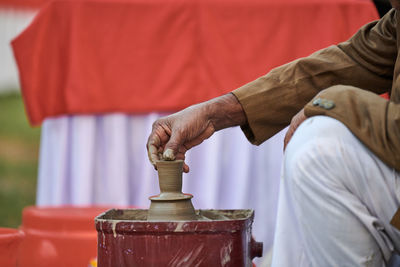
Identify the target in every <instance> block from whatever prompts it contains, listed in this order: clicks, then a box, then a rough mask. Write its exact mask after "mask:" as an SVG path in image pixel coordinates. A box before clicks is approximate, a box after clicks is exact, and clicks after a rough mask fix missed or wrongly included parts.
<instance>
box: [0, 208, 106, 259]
mask: <svg viewBox="0 0 400 267" xmlns="http://www.w3.org/2000/svg"><path fill="white" fill-rule="evenodd" d="M109 208H110V207H76V206H61V207H35V206H32V207H27V208H25V209H24V211H23V213H22V226H21V230H23V231H24V233H25V239H24V241H23V242H22V244H21V246H20V251H19V256H18V262H19V266H21V267H28V266H29V267H60V266H77V267H80V266H82V267H86V266H90V262H91V261H92V260H93V259H95V258H96V255H97V232H96V228H95V226H94V218H95V217H96V216H97V215H99V214H100V213H102V212H104V211H105V210H107V209H109ZM0 266H3V265H1V264H0Z"/></svg>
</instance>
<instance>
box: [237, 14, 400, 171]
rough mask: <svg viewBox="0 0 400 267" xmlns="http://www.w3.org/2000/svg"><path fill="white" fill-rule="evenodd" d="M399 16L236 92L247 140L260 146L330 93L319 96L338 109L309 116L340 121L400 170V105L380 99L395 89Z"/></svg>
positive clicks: (310, 112)
mask: <svg viewBox="0 0 400 267" xmlns="http://www.w3.org/2000/svg"><path fill="white" fill-rule="evenodd" d="M396 16H397V14H396V11H395V10H394V9H393V10H391V11H390V12H389V13H388V14H387V15H386V16H385V17H383V18H382V19H381V20H379V21H375V22H372V23H369V24H367V25H365V26H364V27H362V28H361V29H360V30H359V31H358V32H357V33H356V34H355V35H354V36H353V37H352V38H351V39H350V40H348V41H347V42H344V43H341V44H339V45H337V46H330V47H328V48H326V49H323V50H320V51H318V52H316V53H314V54H312V55H310V56H308V57H306V58H302V59H299V60H296V61H294V62H291V63H289V64H286V65H284V66H281V67H279V68H276V69H274V70H272V71H271V72H269V73H268V74H267V75H265V76H263V77H260V78H258V79H257V80H255V81H253V82H250V83H249V84H246V85H245V86H243V87H241V88H239V89H236V90H235V91H233V93H234V94H235V95H236V97H237V98H238V100H239V101H240V103H241V104H242V106H243V108H244V111H245V113H246V116H247V121H248V123H247V124H246V125H244V126H242V129H243V131H244V133H245V134H246V136H247V138H248V139H249V140H250V141H251V142H252V143H254V144H261V143H262V142H264V141H265V140H266V139H268V138H269V137H271V136H272V135H274V134H275V133H277V132H278V131H279V130H281V129H283V128H284V127H285V126H287V125H288V124H289V123H290V120H291V118H292V117H293V116H294V115H295V114H296V113H297V112H298V111H299V110H300V109H301V108H303V107H304V106H305V105H306V104H307V102H309V101H310V100H312V98H313V97H314V96H316V95H317V94H318V93H319V92H320V91H322V90H324V89H327V88H329V89H327V90H324V91H323V92H321V93H320V94H319V96H318V97H320V98H325V99H329V100H332V101H333V102H334V103H335V107H334V108H333V109H330V110H327V109H323V108H321V107H320V106H314V105H312V103H309V104H307V106H306V108H305V112H306V115H307V116H314V115H327V116H331V117H334V118H336V119H338V120H340V121H342V122H343V123H344V124H345V125H347V126H348V127H349V129H350V130H351V131H352V132H353V133H354V134H355V135H356V136H357V137H358V138H359V139H360V140H361V141H362V142H364V144H366V145H367V146H368V147H369V148H370V149H371V150H372V151H373V152H374V153H376V154H377V155H378V156H379V157H380V158H381V159H382V160H384V161H385V162H386V163H388V164H389V165H391V166H393V167H395V168H396V169H397V170H400V163H399V162H400V160H399V153H400V144H399V140H400V133H399V127H400V126H399V118H400V117H399V112H400V110H399V106H398V104H395V103H392V102H389V101H386V100H384V99H382V98H380V97H379V96H378V95H376V93H379V94H380V93H383V92H388V91H389V90H390V88H391V86H392V81H393V70H394V66H395V61H396V57H397V45H396V20H397V19H396ZM334 85H341V86H334ZM332 86H334V87H332ZM330 87H332V88H330ZM355 87H357V88H359V89H357V88H355ZM368 91H370V92H368ZM350 110H351V112H349V111H350Z"/></svg>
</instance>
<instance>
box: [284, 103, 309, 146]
mask: <svg viewBox="0 0 400 267" xmlns="http://www.w3.org/2000/svg"><path fill="white" fill-rule="evenodd" d="M306 119H307V117H306V115H305V114H304V109H302V110H300V111H299V113H297V114H296V115H294V117H293V118H292V120H291V122H290V126H289V129H288V130H287V132H286V135H285V139H284V141H283V150H285V149H286V146H287V144H288V143H289V141H290V139H292V136H293V134H294V132H295V131H296V130H297V128H298V127H299V126H300V124H301V123H302V122H303V121H305V120H306Z"/></svg>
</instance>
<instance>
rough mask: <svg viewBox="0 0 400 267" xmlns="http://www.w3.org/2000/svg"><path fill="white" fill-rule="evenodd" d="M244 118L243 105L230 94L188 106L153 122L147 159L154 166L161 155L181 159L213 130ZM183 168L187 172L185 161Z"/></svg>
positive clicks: (168, 158)
mask: <svg viewBox="0 0 400 267" xmlns="http://www.w3.org/2000/svg"><path fill="white" fill-rule="evenodd" d="M245 122H246V116H245V115H244V111H243V109H242V106H241V105H240V104H239V102H238V100H237V99H236V97H235V96H234V95H233V94H226V95H223V96H220V97H218V98H215V99H212V100H210V101H207V102H204V103H200V104H197V105H194V106H190V107H188V108H186V109H184V110H182V111H179V112H177V113H175V114H172V115H170V116H167V117H163V118H160V119H158V120H157V121H155V122H154V123H153V129H152V132H151V134H150V136H149V138H148V140H147V152H148V156H149V160H150V162H151V163H152V164H153V165H154V166H155V164H156V161H158V160H160V159H166V160H175V159H182V160H184V159H185V153H186V151H188V150H189V149H190V148H192V147H194V146H197V145H199V144H201V143H202V142H203V141H204V140H206V139H207V138H209V137H210V136H211V135H212V134H213V133H214V132H215V131H218V130H221V129H224V128H227V127H231V126H236V125H241V124H244V123H245ZM183 171H184V172H189V166H187V165H186V163H185V164H184V165H183Z"/></svg>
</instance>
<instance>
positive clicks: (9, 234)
mask: <svg viewBox="0 0 400 267" xmlns="http://www.w3.org/2000/svg"><path fill="white" fill-rule="evenodd" d="M23 237H24V233H23V232H22V231H19V230H17V229H12V228H0V266H2V267H15V266H17V252H18V247H19V245H20V243H21V241H22V239H23Z"/></svg>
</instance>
